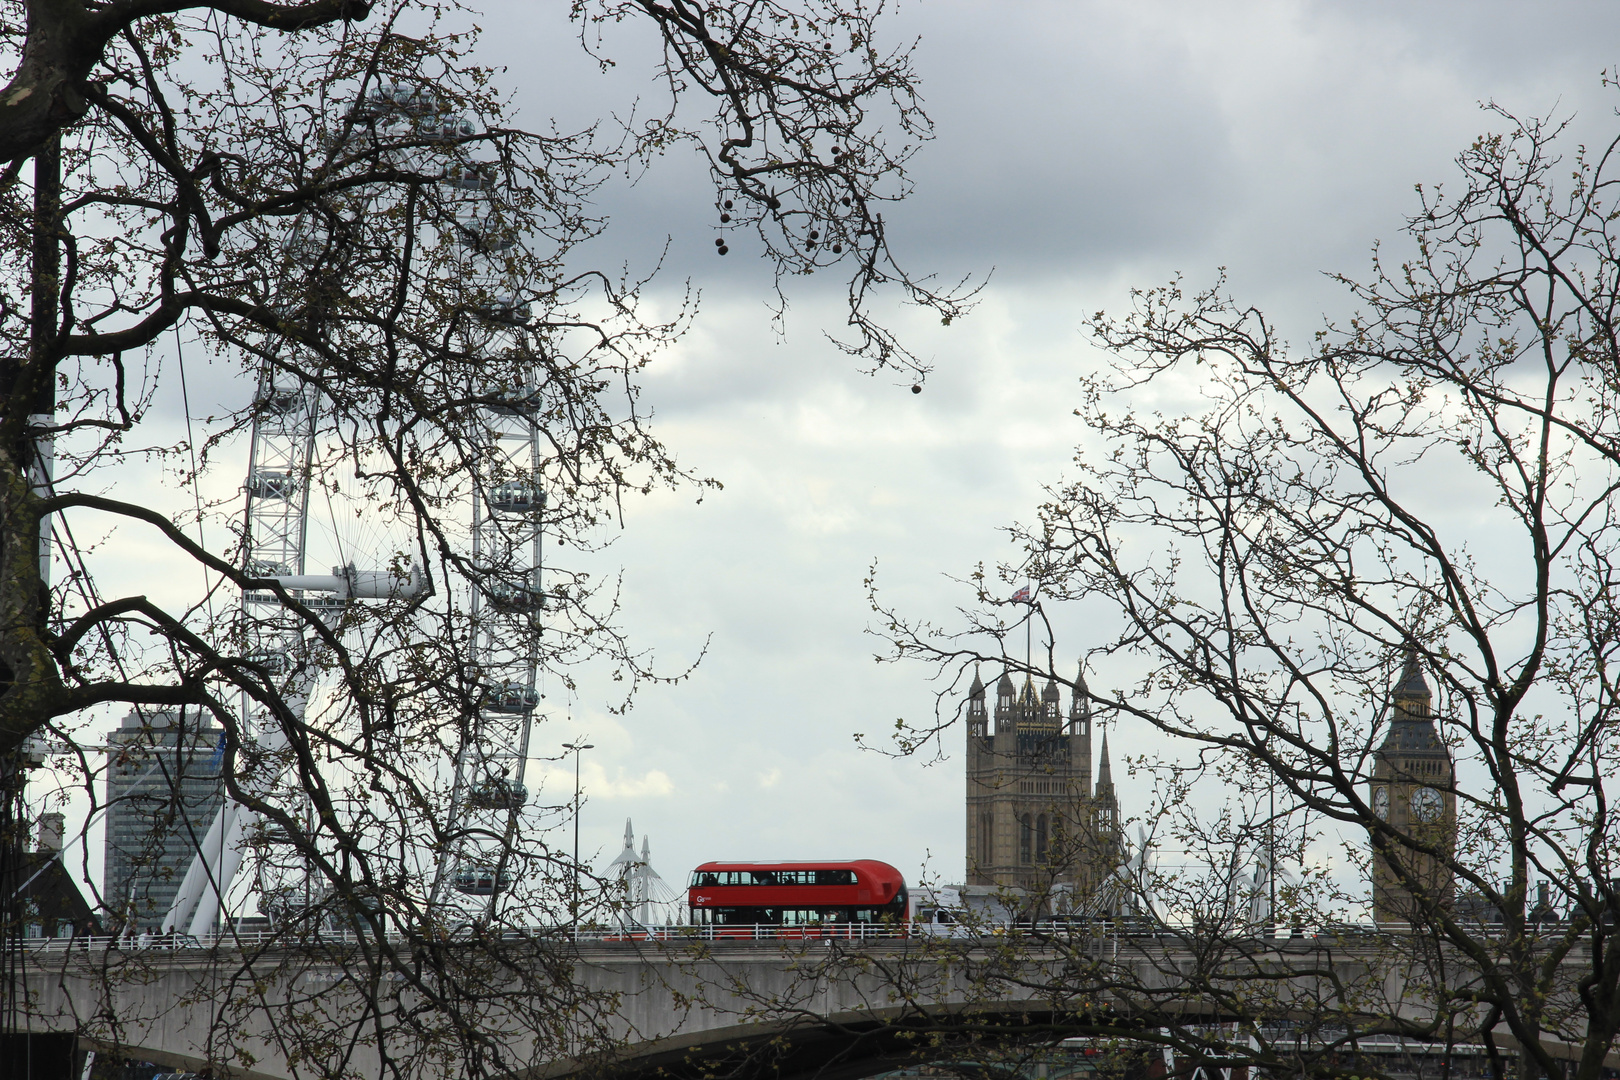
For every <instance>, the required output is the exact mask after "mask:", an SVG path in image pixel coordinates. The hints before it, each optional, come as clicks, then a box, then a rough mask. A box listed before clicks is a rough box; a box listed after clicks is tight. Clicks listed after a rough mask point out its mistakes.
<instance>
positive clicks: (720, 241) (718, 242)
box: [714, 236, 726, 247]
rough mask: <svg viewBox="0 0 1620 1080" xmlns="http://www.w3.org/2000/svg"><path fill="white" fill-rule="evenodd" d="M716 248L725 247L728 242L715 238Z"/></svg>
mask: <svg viewBox="0 0 1620 1080" xmlns="http://www.w3.org/2000/svg"><path fill="white" fill-rule="evenodd" d="M714 246H715V247H725V246H726V242H725V241H724V240H722V239H720V237H718V236H717V237H715V238H714Z"/></svg>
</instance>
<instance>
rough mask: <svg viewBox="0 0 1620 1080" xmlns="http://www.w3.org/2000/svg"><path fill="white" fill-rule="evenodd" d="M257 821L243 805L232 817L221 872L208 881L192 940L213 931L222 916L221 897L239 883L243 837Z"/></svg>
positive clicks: (191, 931) (193, 922)
mask: <svg viewBox="0 0 1620 1080" xmlns="http://www.w3.org/2000/svg"><path fill="white" fill-rule="evenodd" d="M257 820H258V815H257V814H255V813H254V812H253V811H252V810H249V809H247V808H246V807H244V806H238V807H237V808H236V813H235V814H233V815H231V820H230V822H229V823H228V824H227V825H226V827H225V835H224V838H223V843H222V844H221V846H220V851H219V863H218V866H219V869H218V871H217V872H216V873H215V874H214V875H213V877H212V878H211V879H210V880H209V881H208V882H207V884H206V886H205V888H204V889H203V894H202V899H201V900H200V901H198V903H197V913H196V914H195V915H193V916H192V918H191V928H190V929H189V930H188V931H187V933H189V934H191V936H192V937H202V936H203V935H204V934H206V933H208V932H209V931H210V930H211V929H212V928H213V925H214V920H215V919H216V918H218V917H219V909H220V905H221V904H222V902H223V899H222V898H223V896H224V894H225V893H226V892H228V891H229V890H230V887H231V882H232V881H235V880H236V872H237V870H239V869H240V868H241V866H242V834H243V833H245V832H246V831H247V827H248V826H249V825H250V824H253V823H254V822H255V821H257Z"/></svg>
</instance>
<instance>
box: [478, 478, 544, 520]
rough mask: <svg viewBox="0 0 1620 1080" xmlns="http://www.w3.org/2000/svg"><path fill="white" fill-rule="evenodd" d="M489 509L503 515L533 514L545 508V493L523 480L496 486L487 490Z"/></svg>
mask: <svg viewBox="0 0 1620 1080" xmlns="http://www.w3.org/2000/svg"><path fill="white" fill-rule="evenodd" d="M489 508H490V509H491V510H499V511H500V512H501V513H503V514H533V513H536V512H538V511H541V510H544V509H545V508H546V493H545V491H544V490H543V489H541V488H539V487H537V486H535V485H534V484H533V483H530V482H528V481H524V480H515V481H512V482H509V483H505V484H497V485H495V486H494V487H492V488H490V489H489Z"/></svg>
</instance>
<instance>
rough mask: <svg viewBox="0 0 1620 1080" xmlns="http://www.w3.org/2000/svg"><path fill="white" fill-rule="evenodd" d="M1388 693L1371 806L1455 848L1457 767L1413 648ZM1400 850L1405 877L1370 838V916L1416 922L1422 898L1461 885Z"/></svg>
mask: <svg viewBox="0 0 1620 1080" xmlns="http://www.w3.org/2000/svg"><path fill="white" fill-rule="evenodd" d="M1391 698H1392V701H1391V705H1392V706H1393V715H1392V716H1391V719H1390V725H1389V733H1388V734H1387V735H1386V736H1385V737H1384V742H1383V744H1382V745H1381V746H1379V748H1378V751H1377V754H1376V756H1375V758H1374V762H1373V774H1372V784H1371V790H1370V791H1369V798H1370V799H1371V805H1372V808H1373V812H1374V813H1376V814H1377V815H1378V816H1379V817H1380V818H1381V819H1383V820H1384V821H1386V822H1388V823H1389V824H1390V825H1391V826H1393V827H1394V828H1395V829H1396V830H1397V831H1399V832H1403V833H1405V834H1407V835H1408V836H1411V837H1412V838H1414V839H1416V840H1420V841H1424V842H1426V843H1428V844H1430V845H1432V846H1434V847H1436V848H1437V849H1439V850H1440V851H1442V852H1445V853H1447V854H1449V853H1452V852H1454V851H1455V850H1456V846H1457V795H1456V783H1455V780H1456V770H1455V769H1454V767H1453V765H1452V761H1451V751H1449V750H1448V749H1447V748H1446V745H1445V743H1443V742H1441V741H1440V733H1439V731H1438V730H1436V728H1435V724H1434V710H1433V696H1432V695H1431V694H1430V692H1429V684H1428V681H1427V680H1426V679H1424V677H1423V671H1422V669H1421V668H1420V667H1419V666H1418V661H1417V656H1416V655H1415V654H1409V655H1408V656H1407V658H1406V664H1405V666H1404V667H1403V668H1402V670H1401V675H1400V678H1399V680H1398V681H1397V682H1396V684H1395V689H1394V691H1393V693H1392V694H1391ZM1375 835H1376V834H1375ZM1396 850H1397V854H1396V859H1397V860H1398V861H1399V862H1400V863H1401V865H1402V866H1403V867H1405V868H1407V869H1408V871H1409V873H1408V875H1407V876H1406V877H1405V878H1404V879H1403V878H1402V876H1401V875H1400V874H1398V873H1396V870H1395V868H1394V867H1393V866H1391V865H1390V862H1389V860H1387V859H1385V858H1384V857H1383V856H1382V855H1380V854H1379V845H1378V843H1377V842H1376V839H1375V840H1374V842H1373V860H1372V876H1373V918H1374V919H1375V920H1377V921H1378V922H1411V921H1413V915H1414V912H1415V910H1417V909H1420V908H1421V907H1422V905H1423V903H1424V902H1425V901H1427V902H1428V903H1432V904H1437V905H1439V906H1441V907H1450V906H1451V905H1452V902H1453V900H1454V896H1455V893H1456V887H1457V883H1456V878H1455V877H1454V875H1453V874H1452V873H1451V871H1450V869H1449V868H1448V867H1447V866H1446V865H1445V864H1444V862H1443V861H1442V860H1440V859H1437V858H1435V857H1434V856H1432V855H1426V854H1419V853H1415V852H1411V851H1408V850H1405V849H1396Z"/></svg>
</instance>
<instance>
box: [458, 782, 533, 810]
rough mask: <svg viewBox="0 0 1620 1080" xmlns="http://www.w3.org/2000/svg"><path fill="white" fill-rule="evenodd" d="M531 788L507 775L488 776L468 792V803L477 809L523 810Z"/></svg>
mask: <svg viewBox="0 0 1620 1080" xmlns="http://www.w3.org/2000/svg"><path fill="white" fill-rule="evenodd" d="M528 801H529V789H528V788H526V787H524V786H523V785H522V784H519V783H516V782H514V781H513V780H511V779H509V778H507V777H505V776H486V777H484V779H482V780H480V781H478V783H476V784H474V785H473V786H472V788H471V789H470V790H469V791H468V792H467V805H468V806H470V807H472V808H473V809H475V810H521V809H522V808H523V805H524V804H525V803H527V802H528Z"/></svg>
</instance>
